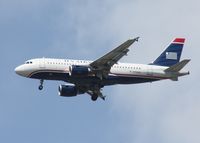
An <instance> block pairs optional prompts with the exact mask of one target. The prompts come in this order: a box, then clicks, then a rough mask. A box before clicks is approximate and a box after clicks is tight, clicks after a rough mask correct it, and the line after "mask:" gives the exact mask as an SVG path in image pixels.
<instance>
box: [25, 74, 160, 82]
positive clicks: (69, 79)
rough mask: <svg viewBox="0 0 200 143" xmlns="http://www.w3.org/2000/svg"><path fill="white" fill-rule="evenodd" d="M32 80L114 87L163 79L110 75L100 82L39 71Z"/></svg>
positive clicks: (91, 77) (31, 75)
mask: <svg viewBox="0 0 200 143" xmlns="http://www.w3.org/2000/svg"><path fill="white" fill-rule="evenodd" d="M29 77H30V78H35V79H44V80H61V81H65V82H69V83H78V84H84V85H85V84H101V85H114V84H135V83H144V82H153V81H157V80H161V79H162V78H158V77H156V78H155V77H154V78H153V77H141V76H138V75H135V76H134V75H131V76H130V75H109V76H108V77H107V79H103V80H100V79H99V78H97V77H94V76H90V77H71V76H70V75H69V74H68V73H64V72H63V71H37V72H34V73H32V74H30V76H29Z"/></svg>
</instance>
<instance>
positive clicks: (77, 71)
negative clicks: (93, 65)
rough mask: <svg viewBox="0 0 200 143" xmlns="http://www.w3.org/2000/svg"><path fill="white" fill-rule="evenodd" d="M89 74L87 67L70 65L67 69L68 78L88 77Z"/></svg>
mask: <svg viewBox="0 0 200 143" xmlns="http://www.w3.org/2000/svg"><path fill="white" fill-rule="evenodd" d="M90 73H91V70H90V68H89V67H86V66H77V65H72V66H70V67H69V75H70V76H88V75H89V74H90Z"/></svg>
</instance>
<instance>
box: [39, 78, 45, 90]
mask: <svg viewBox="0 0 200 143" xmlns="http://www.w3.org/2000/svg"><path fill="white" fill-rule="evenodd" d="M43 83H44V80H43V79H41V80H40V85H39V87H38V89H39V90H42V89H43Z"/></svg>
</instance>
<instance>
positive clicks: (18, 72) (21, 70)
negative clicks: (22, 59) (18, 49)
mask: <svg viewBox="0 0 200 143" xmlns="http://www.w3.org/2000/svg"><path fill="white" fill-rule="evenodd" d="M23 72H24V70H23V67H22V66H18V67H16V68H15V73H16V74H18V75H21V76H23Z"/></svg>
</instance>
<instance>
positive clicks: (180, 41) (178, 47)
mask: <svg viewBox="0 0 200 143" xmlns="http://www.w3.org/2000/svg"><path fill="white" fill-rule="evenodd" d="M184 42H185V38H175V39H174V40H173V41H172V42H171V43H170V44H169V46H168V47H167V48H166V49H165V51H164V52H163V53H162V54H161V55H160V56H159V57H158V58H157V59H156V60H155V61H154V62H153V65H159V66H172V65H175V64H176V63H178V62H179V61H180V57H181V53H182V49H183V45H184Z"/></svg>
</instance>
